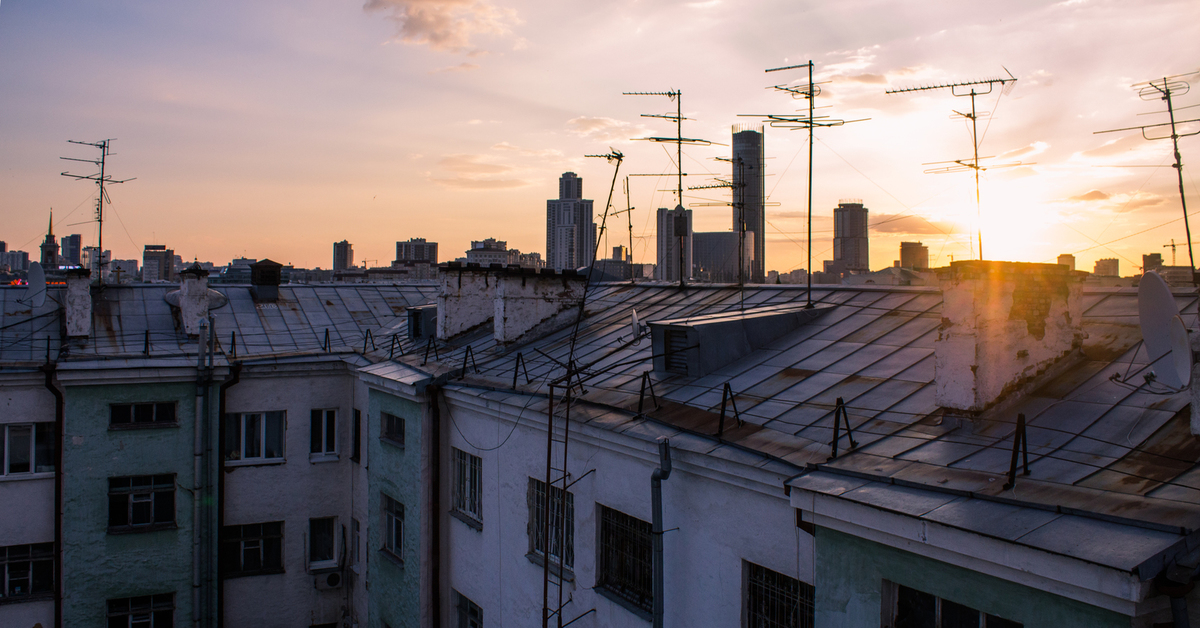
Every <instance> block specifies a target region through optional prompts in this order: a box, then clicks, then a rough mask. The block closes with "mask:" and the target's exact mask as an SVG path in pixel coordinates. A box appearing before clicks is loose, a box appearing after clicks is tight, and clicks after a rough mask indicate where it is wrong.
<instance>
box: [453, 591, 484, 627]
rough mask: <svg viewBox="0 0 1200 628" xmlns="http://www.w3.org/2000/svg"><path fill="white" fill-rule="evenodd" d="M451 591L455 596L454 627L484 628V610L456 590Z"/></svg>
mask: <svg viewBox="0 0 1200 628" xmlns="http://www.w3.org/2000/svg"><path fill="white" fill-rule="evenodd" d="M450 591H451V592H452V593H453V594H454V611H455V613H454V615H455V622H454V625H455V626H456V627H457V628H483V609H482V608H480V606H479V605H478V604H476V603H475V602H473V601H471V599H470V598H468V597H467V596H465V595H463V594H462V593H459V592H458V591H457V590H456V589H450ZM472 615H473V616H472Z"/></svg>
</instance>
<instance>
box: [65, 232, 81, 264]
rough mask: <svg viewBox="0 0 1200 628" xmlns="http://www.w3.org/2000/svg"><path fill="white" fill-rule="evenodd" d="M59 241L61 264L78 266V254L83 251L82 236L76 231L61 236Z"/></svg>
mask: <svg viewBox="0 0 1200 628" xmlns="http://www.w3.org/2000/svg"><path fill="white" fill-rule="evenodd" d="M60 242H61V243H62V253H61V256H60V259H61V260H62V263H63V265H64V266H79V265H80V264H81V262H80V260H79V254H80V253H81V252H82V251H83V236H81V235H79V234H78V233H73V234H71V235H67V236H63V237H62V240H60Z"/></svg>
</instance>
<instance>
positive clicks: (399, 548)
mask: <svg viewBox="0 0 1200 628" xmlns="http://www.w3.org/2000/svg"><path fill="white" fill-rule="evenodd" d="M381 497H382V498H383V499H382V500H380V501H381V502H382V504H381V508H382V509H383V551H384V552H387V553H388V554H391V555H392V556H393V557H394V558H396V559H399V560H404V555H403V554H402V553H401V552H403V551H404V504H401V503H400V502H398V501H396V500H394V499H392V498H391V497H388V496H387V495H382V494H381Z"/></svg>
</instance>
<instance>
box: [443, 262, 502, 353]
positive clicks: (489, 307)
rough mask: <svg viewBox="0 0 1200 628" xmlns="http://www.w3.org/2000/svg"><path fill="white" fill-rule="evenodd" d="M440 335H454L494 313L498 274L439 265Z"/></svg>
mask: <svg viewBox="0 0 1200 628" xmlns="http://www.w3.org/2000/svg"><path fill="white" fill-rule="evenodd" d="M438 287H439V290H438V298H437V305H438V308H437V337H438V338H440V339H443V340H444V339H447V338H453V337H454V336H456V335H458V334H460V333H462V332H464V331H466V330H468V329H471V328H472V327H476V326H478V325H481V324H483V323H486V322H487V321H488V320H490V319H491V318H492V316H493V315H494V314H495V304H494V300H495V298H496V277H495V276H494V275H492V273H491V272H489V271H486V270H481V269H478V268H476V269H471V270H467V269H463V268H439V269H438Z"/></svg>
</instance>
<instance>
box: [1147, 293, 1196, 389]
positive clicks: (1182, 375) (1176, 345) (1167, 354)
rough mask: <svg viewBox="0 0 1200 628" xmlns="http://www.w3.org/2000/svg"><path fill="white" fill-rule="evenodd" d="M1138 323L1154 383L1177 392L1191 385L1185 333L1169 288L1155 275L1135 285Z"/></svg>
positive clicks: (1190, 352)
mask: <svg viewBox="0 0 1200 628" xmlns="http://www.w3.org/2000/svg"><path fill="white" fill-rule="evenodd" d="M1138 323H1139V324H1140V325H1141V328H1142V341H1143V342H1144V343H1145V345H1146V355H1147V357H1149V359H1150V364H1149V366H1150V367H1151V368H1152V369H1153V373H1154V379H1156V380H1157V381H1159V382H1162V383H1163V384H1164V385H1166V386H1168V387H1170V388H1174V389H1181V388H1185V387H1187V386H1189V385H1190V384H1191V381H1192V350H1191V346H1190V345H1189V343H1188V337H1187V329H1186V328H1185V327H1184V325H1183V319H1181V318H1180V317H1179V308H1178V306H1176V304H1175V296H1174V295H1173V294H1171V288H1170V287H1168V286H1167V282H1166V281H1164V280H1163V278H1162V277H1161V276H1159V274H1158V273H1156V272H1154V271H1150V272H1148V273H1146V274H1144V275H1142V280H1141V281H1140V282H1139V283H1138Z"/></svg>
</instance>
